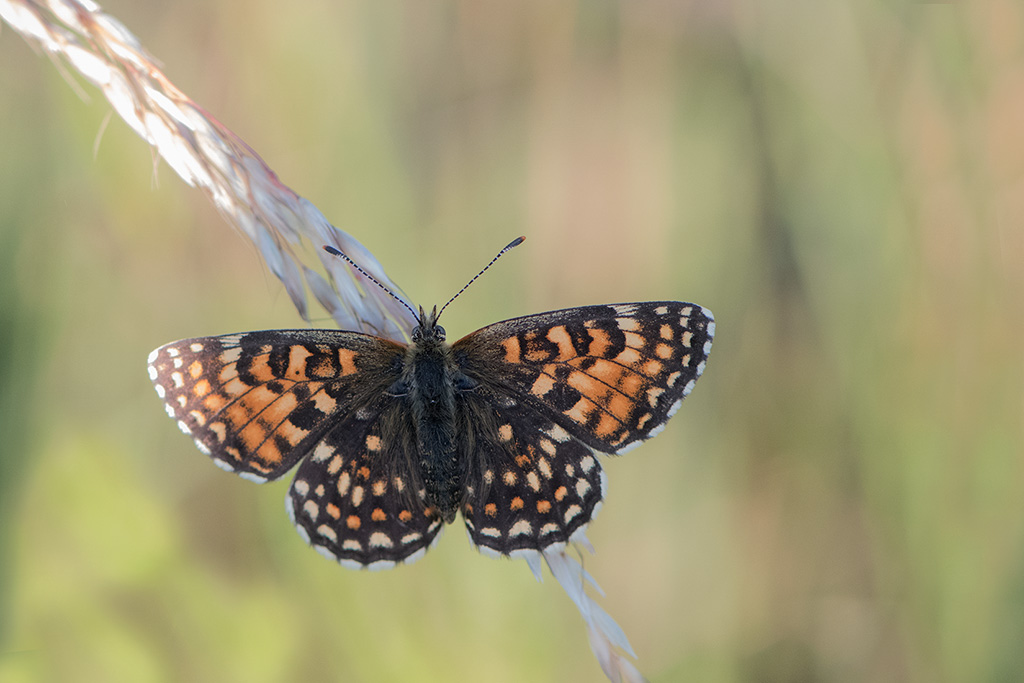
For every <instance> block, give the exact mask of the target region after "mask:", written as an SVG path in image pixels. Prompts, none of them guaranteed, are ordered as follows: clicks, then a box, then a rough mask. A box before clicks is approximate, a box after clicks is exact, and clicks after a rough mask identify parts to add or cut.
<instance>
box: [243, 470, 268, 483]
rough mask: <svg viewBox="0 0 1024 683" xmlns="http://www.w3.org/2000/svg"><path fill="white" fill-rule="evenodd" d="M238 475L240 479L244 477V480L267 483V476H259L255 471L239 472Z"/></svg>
mask: <svg viewBox="0 0 1024 683" xmlns="http://www.w3.org/2000/svg"><path fill="white" fill-rule="evenodd" d="M238 476H240V477H241V478H242V479H245V480H246V481H251V482H255V483H257V484H266V483H267V478H266V477H261V476H260V475H258V474H256V473H255V472H239V473H238Z"/></svg>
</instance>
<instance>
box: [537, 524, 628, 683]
mask: <svg viewBox="0 0 1024 683" xmlns="http://www.w3.org/2000/svg"><path fill="white" fill-rule="evenodd" d="M573 540H574V545H575V546H576V548H577V549H578V550H582V549H586V550H588V551H590V552H593V547H592V546H591V545H590V542H589V541H588V540H587V539H586V537H585V536H583V535H582V534H577V536H576V537H575V538H574V539H573ZM567 550H568V549H567V548H566V547H560V548H550V549H548V550H545V551H544V552H543V553H542V555H543V557H544V562H545V563H547V565H548V569H550V570H551V574H552V575H553V576H554V577H555V579H557V580H558V583H559V584H560V585H561V586H562V590H564V591H565V592H566V594H567V595H568V596H569V598H570V599H571V600H572V601H573V602H574V603H575V604H576V609H578V610H579V611H580V615H581V616H582V617H583V621H584V622H585V623H586V625H587V638H588V640H589V641H590V649H591V650H592V651H593V653H594V656H595V657H596V658H597V661H598V663H599V664H600V665H601V670H602V671H604V675H605V676H607V677H608V680H610V681H613V682H614V683H643V682H644V681H646V680H647V679H645V678H644V677H643V676H642V675H641V674H640V671H639V670H638V669H637V668H636V667H635V666H634V665H633V663H632V662H631V661H629V660H628V659H627V658H626V657H625V656H623V652H625V653H626V654H628V655H629V656H630V657H632V658H634V659H635V658H636V653H635V652H633V648H632V647H631V646H630V644H629V640H628V639H627V638H626V634H625V633H624V632H623V630H622V628H621V627H620V626H619V625H618V624H617V623H616V622H615V620H614V619H612V618H611V616H610V615H609V614H608V613H607V612H605V611H604V609H602V608H601V606H600V605H598V604H597V602H596V601H595V600H594V599H593V598H592V597H590V595H588V594H587V591H586V584H588V583H589V584H590V585H591V586H593V588H594V590H596V591H597V592H598V594H600V595H602V596H603V595H604V591H602V590H601V587H600V586H598V585H597V582H596V581H594V579H593V577H591V576H590V574H588V573H587V572H586V570H584V569H583V565H582V564H580V562H579V561H578V560H577V559H575V558H574V557H571V556H570V555H569V553H568V551H567ZM528 563H529V564H530V569H531V570H533V573H534V576H536V577H537V578H538V580H539V579H540V576H541V574H540V563H539V561H538V560H537V559H536V558H533V559H532V561H530V560H528Z"/></svg>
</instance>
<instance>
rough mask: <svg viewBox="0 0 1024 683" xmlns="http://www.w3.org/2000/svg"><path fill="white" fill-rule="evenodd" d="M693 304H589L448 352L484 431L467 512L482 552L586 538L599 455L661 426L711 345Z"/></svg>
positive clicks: (496, 329) (481, 333) (599, 480)
mask: <svg viewBox="0 0 1024 683" xmlns="http://www.w3.org/2000/svg"><path fill="white" fill-rule="evenodd" d="M714 330H715V323H714V318H713V317H712V315H711V312H710V311H708V310H707V309H705V308H703V307H701V306H698V305H696V304H688V303H680V302H651V303H633V304H615V305H608V306H587V307H582V308H571V309H566V310H562V311H552V312H550V313H542V314H540V315H532V316H527V317H523V318H515V319H512V320H507V321H504V322H500V323H496V324H494V325H489V326H487V327H485V328H483V329H481V330H478V331H477V332H474V333H472V334H470V335H468V336H466V337H464V338H463V339H461V340H459V341H457V342H456V343H455V344H454V345H453V351H454V353H455V358H456V362H457V363H458V364H459V366H460V368H461V369H462V371H463V372H464V373H465V374H466V375H467V376H468V377H470V378H471V379H472V380H473V381H474V382H475V385H474V386H473V388H472V389H471V391H469V392H467V394H466V397H465V399H464V400H465V401H466V402H467V404H468V405H472V406H473V413H474V414H475V415H477V416H478V417H476V419H471V420H467V422H468V423H470V424H472V425H475V428H476V429H477V430H478V431H479V433H478V434H475V435H474V438H473V444H474V445H473V452H472V453H470V454H468V456H467V457H469V459H470V463H471V467H470V471H471V472H472V473H473V474H472V476H471V480H470V482H469V484H468V486H467V491H466V496H465V499H466V502H465V503H464V505H463V508H462V513H463V517H464V518H465V520H466V526H467V530H468V532H469V536H470V539H471V540H472V541H473V543H475V544H476V545H477V546H478V547H479V548H480V549H481V550H485V551H487V552H491V553H496V554H502V555H514V554H517V553H522V552H532V551H536V550H545V549H550V548H552V547H557V546H559V545H561V544H564V543H567V542H571V541H573V540H574V537H576V536H577V534H581V533H582V532H583V531H584V530H585V528H586V526H587V524H588V523H589V522H590V520H591V519H593V517H594V516H595V515H596V514H597V511H598V509H599V508H600V505H601V500H602V498H603V497H604V489H605V475H604V472H603V471H602V469H601V466H600V463H599V462H598V461H597V458H596V453H597V452H601V453H623V452H625V451H627V450H629V449H630V448H632V447H634V446H636V445H638V444H639V443H640V442H642V441H643V440H645V439H648V438H650V437H652V436H654V435H655V434H657V433H658V432H659V431H661V430H662V429H663V428H664V425H665V423H666V422H667V421H668V419H669V418H670V417H671V416H672V415H673V414H674V413H675V411H676V410H678V408H679V405H680V403H681V402H682V400H683V399H684V398H685V397H686V396H687V395H688V394H689V393H690V391H691V390H692V389H693V386H694V383H695V382H696V381H697V378H698V377H700V375H701V373H702V372H703V370H704V367H705V364H706V362H707V357H708V353H709V351H710V349H711V342H712V338H713V336H714Z"/></svg>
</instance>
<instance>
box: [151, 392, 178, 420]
mask: <svg viewBox="0 0 1024 683" xmlns="http://www.w3.org/2000/svg"><path fill="white" fill-rule="evenodd" d="M153 388H154V389H156V395H157V396H159V397H160V398H161V399H163V398H164V397H165V396H167V390H166V389H164V387H163V385H162V384H154V385H153ZM168 408H170V406H168ZM171 417H174V416H173V415H172V416H171Z"/></svg>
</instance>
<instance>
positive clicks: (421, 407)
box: [407, 346, 464, 522]
mask: <svg viewBox="0 0 1024 683" xmlns="http://www.w3.org/2000/svg"><path fill="white" fill-rule="evenodd" d="M408 367H409V370H410V373H409V377H408V380H407V381H408V384H409V387H410V392H409V400H410V402H411V408H412V413H413V417H414V419H415V424H416V437H417V445H418V448H419V464H420V471H421V474H422V476H423V485H424V488H425V489H426V492H427V500H428V502H429V503H431V504H433V505H435V506H436V507H437V509H438V512H439V513H440V514H441V516H442V517H443V518H444V520H445V521H446V522H451V521H452V520H454V519H455V512H456V511H457V510H458V507H459V505H460V504H461V502H462V501H461V496H462V488H463V478H464V473H463V468H462V466H461V463H460V462H459V458H458V453H457V452H456V448H455V443H456V434H455V389H454V384H453V373H454V371H455V366H454V363H453V362H452V360H451V352H450V349H449V348H447V347H442V346H436V347H433V348H422V347H421V348H418V349H416V350H415V351H414V352H413V353H412V355H411V358H410V361H409V366H408Z"/></svg>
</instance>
